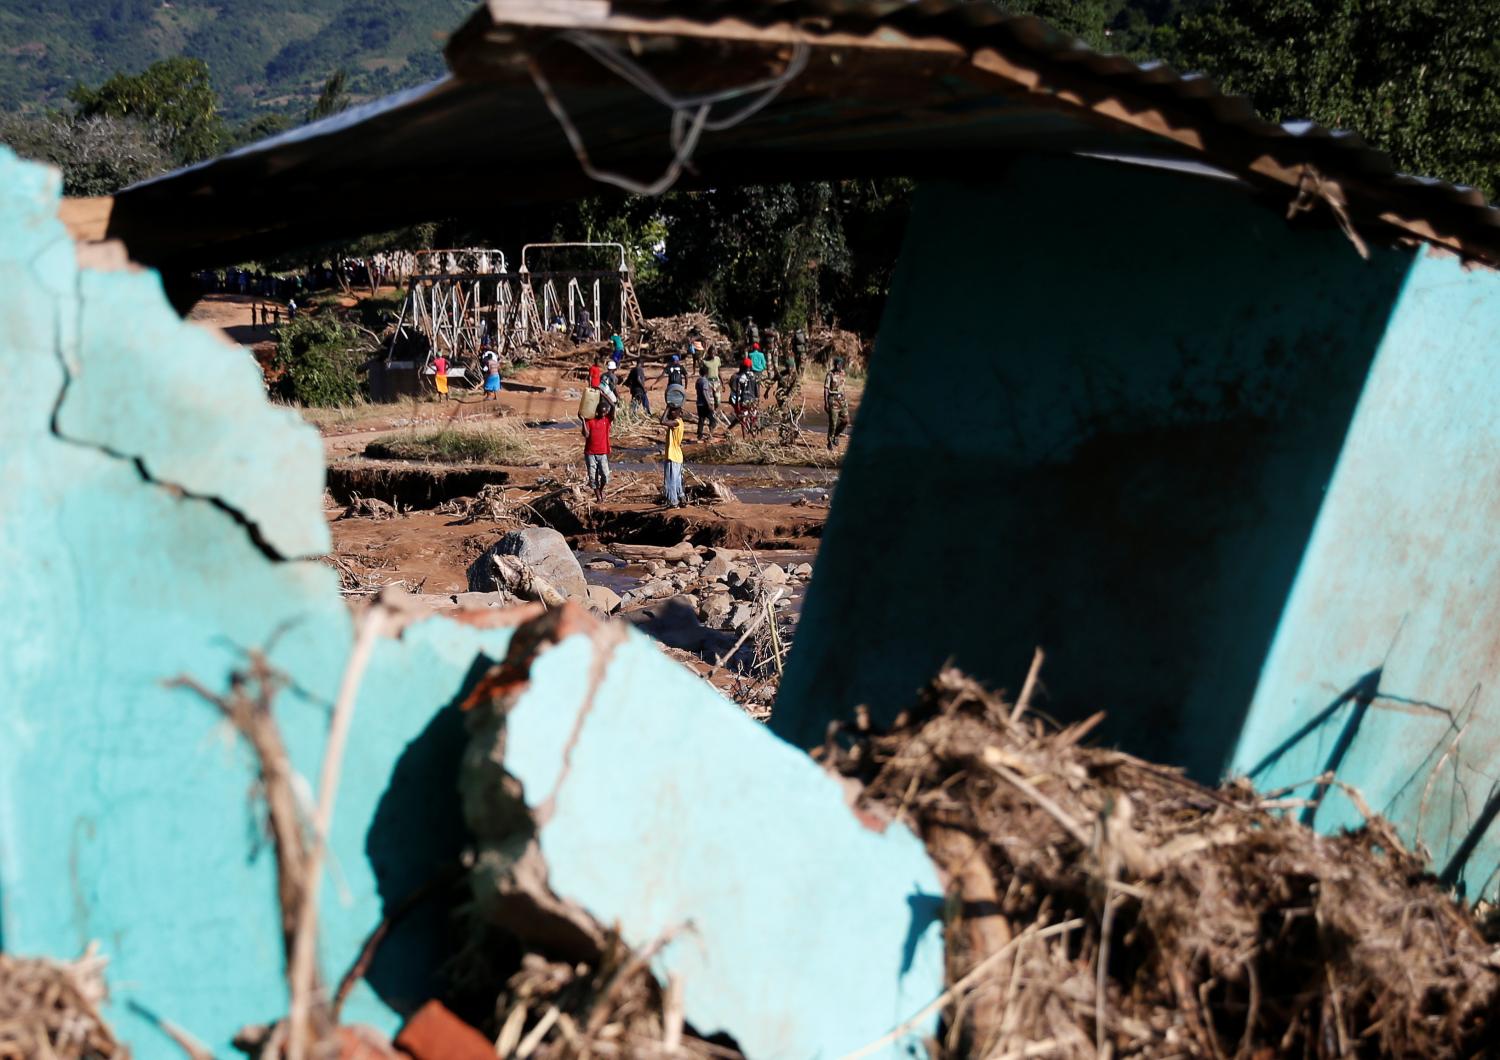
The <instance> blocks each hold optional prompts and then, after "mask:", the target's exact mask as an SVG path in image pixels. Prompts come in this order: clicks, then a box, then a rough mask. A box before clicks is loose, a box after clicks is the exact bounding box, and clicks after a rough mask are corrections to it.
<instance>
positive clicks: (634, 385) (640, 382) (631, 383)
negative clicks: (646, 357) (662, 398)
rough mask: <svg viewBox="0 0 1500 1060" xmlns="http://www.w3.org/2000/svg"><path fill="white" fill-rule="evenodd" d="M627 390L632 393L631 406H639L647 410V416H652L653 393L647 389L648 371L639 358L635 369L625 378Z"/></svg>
mask: <svg viewBox="0 0 1500 1060" xmlns="http://www.w3.org/2000/svg"><path fill="white" fill-rule="evenodd" d="M625 389H626V390H629V391H630V404H631V405H632V406H636V405H639V406H640V407H641V408H643V409H645V411H646V415H648V416H649V415H651V392H650V391H649V390H647V389H646V369H645V367H644V366H643V365H642V363H641V358H640V357H639V356H637V357H636V359H635V367H634V368H632V369H631V370H630V374H629V375H627V376H626V377H625Z"/></svg>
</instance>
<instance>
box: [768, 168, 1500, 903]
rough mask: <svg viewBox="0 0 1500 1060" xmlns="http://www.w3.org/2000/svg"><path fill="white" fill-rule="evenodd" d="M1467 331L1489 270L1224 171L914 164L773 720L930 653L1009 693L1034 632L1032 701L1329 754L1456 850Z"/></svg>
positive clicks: (1469, 694)
mask: <svg viewBox="0 0 1500 1060" xmlns="http://www.w3.org/2000/svg"><path fill="white" fill-rule="evenodd" d="M1497 335H1500V277H1497V276H1496V274H1495V273H1494V272H1492V271H1490V270H1475V271H1466V270H1465V269H1464V268H1463V267H1462V266H1461V265H1460V264H1459V263H1458V262H1457V261H1455V260H1452V259H1449V258H1438V257H1434V256H1432V255H1430V254H1426V253H1419V252H1418V251H1416V250H1412V249H1396V250H1392V249H1379V248H1377V249H1375V250H1374V251H1373V254H1372V257H1371V260H1369V261H1365V260H1362V259H1361V258H1360V257H1359V256H1358V255H1357V254H1356V253H1355V251H1354V249H1353V248H1352V246H1351V245H1350V243H1349V241H1348V240H1347V239H1346V238H1345V237H1344V236H1343V235H1342V234H1341V233H1339V232H1338V230H1337V229H1336V228H1334V227H1333V226H1332V225H1331V224H1327V225H1308V224H1289V223H1288V222H1287V221H1286V220H1285V218H1284V216H1283V212H1282V211H1280V210H1277V209H1273V208H1271V207H1270V206H1268V205H1267V204H1264V203H1261V202H1259V201H1257V200H1256V199H1255V198H1254V197H1253V196H1252V195H1251V194H1250V193H1248V192H1247V191H1246V190H1244V189H1243V188H1241V187H1239V186H1237V185H1235V184H1233V183H1230V182H1225V181H1220V180H1213V179H1208V178H1205V177H1202V176H1199V175H1188V174H1183V173H1176V172H1169V171H1165V170H1160V169H1148V168H1143V167H1137V166H1126V165H1121V164H1116V163H1110V162H1105V161H1091V160H1083V159H1044V158H1030V159H1024V160H1019V161H1015V162H1013V163H1011V164H1009V165H1008V166H1004V167H999V168H997V170H996V172H995V173H994V174H993V179H991V180H987V181H986V182H984V183H974V184H961V183H952V182H949V183H934V184H929V185H927V186H924V187H923V188H922V190H921V192H920V193H919V195H918V198H917V201H916V204H915V208H914V211H913V215H912V220H911V224H910V228H909V230H908V234H907V242H906V246H905V248H904V250H903V254H902V259H901V262H900V265H899V267H898V269H897V272H896V276H895V281H894V285H893V291H892V295H891V299H890V302H889V304H888V306H887V309H886V314H885V317H884V320H883V322H882V327H881V332H880V336H879V340H878V345H877V348H876V351H875V355H874V359H873V363H872V368H871V373H870V377H869V379H868V381H867V385H866V389H865V393H864V398H863V404H862V406H861V408H860V410H859V422H858V427H857V430H856V431H855V433H854V436H853V438H852V440H851V442H850V445H849V450H848V453H847V455H846V459H845V462H844V465H843V472H842V475H841V478H840V482H839V485H838V487H837V490H836V493H835V497H834V504H833V510H832V512H831V513H830V518H829V522H828V525H827V529H826V532H825V536H824V541H823V549H822V552H821V554H820V557H819V563H818V574H817V578H816V580H815V581H814V583H813V585H812V587H811V589H810V591H809V594H808V599H807V604H806V608H805V610H804V615H803V619H802V622H801V625H800V627H799V629H800V632H799V638H798V641H797V645H796V650H795V651H794V652H793V656H792V660H791V663H790V665H789V670H788V676H787V681H786V683H785V684H784V685H783V687H782V690H781V696H780V699H779V700H778V703H777V711H776V715H775V718H774V719H773V723H772V724H773V726H774V727H775V728H776V729H777V730H778V731H779V732H781V733H782V734H783V735H784V736H786V737H787V738H788V739H790V740H792V741H793V742H795V743H798V744H802V745H811V744H814V743H816V742H819V741H820V740H821V738H822V734H823V731H824V726H825V725H826V723H827V721H828V720H829V719H831V718H832V717H834V716H836V715H837V714H838V713H839V712H841V711H842V710H844V709H845V707H846V705H847V704H850V703H860V702H863V703H867V704H869V705H870V706H871V707H872V708H873V711H874V714H875V716H876V717H877V718H887V719H888V718H890V717H891V716H892V715H893V714H894V713H895V712H896V711H898V710H899V709H901V708H902V707H903V706H905V705H906V704H907V703H909V702H910V701H911V698H912V696H913V693H914V691H915V689H917V688H918V686H920V685H921V684H922V683H923V682H924V681H926V680H927V679H928V678H929V677H930V675H931V674H932V672H933V671H934V670H935V669H936V668H937V667H938V666H939V665H941V664H942V663H943V662H944V661H945V660H947V659H949V658H953V659H954V660H955V661H956V662H957V663H958V665H959V666H961V667H963V668H965V669H968V670H970V671H972V672H974V673H977V674H978V675H980V676H982V677H983V678H985V679H986V680H988V681H990V682H992V683H994V684H996V685H999V686H1001V687H1008V688H1010V689H1012V690H1015V689H1016V688H1017V687H1018V686H1019V685H1020V683H1021V681H1022V679H1023V678H1024V676H1025V674H1026V672H1027V668H1028V666H1029V664H1030V661H1031V655H1032V651H1033V648H1034V647H1036V646H1038V645H1039V646H1041V647H1043V648H1044V649H1045V650H1046V652H1047V661H1046V665H1045V668H1044V670H1043V673H1042V678H1043V682H1044V684H1045V696H1044V698H1043V700H1042V705H1043V707H1044V709H1045V710H1047V711H1048V712H1049V713H1051V714H1053V715H1055V716H1059V717H1061V718H1064V719H1078V718H1081V717H1084V716H1086V715H1088V714H1091V713H1093V712H1094V711H1096V710H1103V711H1108V712H1109V719H1108V721H1107V722H1106V725H1105V727H1104V728H1103V729H1102V730H1101V736H1102V738H1103V739H1104V740H1106V741H1108V742H1114V743H1117V744H1119V745H1120V746H1123V747H1125V748H1128V749H1130V750H1133V751H1137V752H1139V753H1142V754H1145V755H1147V756H1149V757H1152V758H1155V759H1157V760H1160V761H1163V762H1168V763H1173V764H1178V765H1182V766H1186V767H1187V768H1188V769H1189V770H1190V771H1192V772H1193V773H1194V774H1196V775H1197V776H1199V777H1201V778H1203V779H1206V780H1213V779H1215V778H1217V777H1219V776H1220V775H1222V774H1223V773H1224V772H1225V771H1226V770H1231V769H1233V770H1240V771H1251V770H1253V771H1254V776H1255V779H1256V781H1257V782H1258V783H1260V784H1261V785H1263V786H1266V787H1278V786H1281V785H1284V784H1294V783H1298V782H1301V781H1306V780H1308V779H1309V778H1310V777H1313V776H1315V775H1316V774H1318V773H1319V772H1321V771H1322V770H1323V769H1325V768H1331V767H1335V766H1336V767H1338V768H1339V770H1340V775H1341V776H1342V777H1343V779H1344V780H1346V781H1348V782H1350V783H1353V784H1355V785H1357V786H1359V787H1360V788H1362V789H1364V790H1365V791H1366V792H1367V793H1369V795H1370V799H1371V802H1372V804H1373V805H1374V807H1375V808H1376V809H1377V810H1381V811H1383V812H1387V813H1389V814H1391V815H1392V816H1393V817H1394V818H1395V820H1396V821H1397V823H1398V825H1399V826H1400V827H1401V828H1402V830H1403V834H1405V835H1406V836H1407V837H1408V839H1409V840H1412V841H1415V840H1416V839H1417V837H1418V836H1419V835H1420V837H1421V838H1422V840H1423V842H1424V843H1426V844H1427V845H1428V846H1430V847H1431V848H1432V849H1433V851H1434V853H1435V854H1436V855H1437V862H1436V867H1437V868H1439V869H1442V868H1444V866H1446V865H1448V864H1449V863H1450V862H1451V861H1452V860H1453V858H1454V857H1455V855H1456V854H1457V853H1461V852H1462V851H1461V849H1460V848H1461V847H1462V846H1463V843H1464V842H1465V837H1468V839H1469V841H1470V845H1471V848H1472V849H1474V850H1475V856H1474V858H1473V863H1474V865H1475V866H1476V867H1479V874H1478V878H1481V879H1488V878H1489V877H1490V874H1491V868H1490V866H1492V865H1493V864H1494V858H1495V854H1496V849H1497V848H1496V844H1495V843H1494V842H1493V841H1492V840H1491V839H1489V838H1482V837H1484V836H1485V834H1486V830H1487V829H1488V828H1489V826H1490V824H1491V819H1492V818H1493V817H1494V815H1495V811H1496V810H1497V809H1500V799H1497V796H1496V791H1497V790H1500V787H1497V785H1496V784H1495V783H1494V782H1493V781H1491V780H1490V779H1488V777H1487V776H1486V775H1485V773H1484V770H1485V769H1487V768H1491V767H1489V765H1488V763H1489V762H1490V761H1491V760H1492V759H1493V747H1494V740H1495V736H1496V734H1497V732H1500V727H1497V723H1500V718H1497V717H1496V713H1495V711H1496V706H1495V705H1494V703H1493V702H1491V699H1490V697H1488V695H1487V693H1486V691H1485V688H1486V682H1487V679H1488V678H1489V677H1490V670H1491V669H1492V667H1491V660H1492V659H1493V658H1494V656H1495V653H1496V651H1497V649H1500V577H1497V575H1500V571H1497V568H1496V565H1495V560H1494V559H1493V556H1492V553H1493V552H1494V548H1493V544H1492V533H1493V531H1492V530H1491V529H1490V528H1491V527H1493V526H1494V525H1496V520H1495V514H1496V512H1495V501H1494V500H1493V495H1494V490H1493V486H1492V482H1493V480H1494V476H1495V473H1496V467H1497V466H1500V400H1497V399H1500V394H1497V392H1496V387H1497V384H1496V382H1495V374H1494V370H1493V365H1492V363H1491V362H1492V361H1493V354H1494V351H1495V348H1496V347H1495V343H1496V341H1497V340H1496V336H1497ZM1371 674H1374V675H1375V677H1374V678H1369V677H1368V675H1371ZM1351 690H1353V691H1351ZM1365 692H1368V693H1369V695H1367V696H1365V698H1366V699H1368V700H1369V703H1370V705H1369V707H1368V709H1365V708H1361V707H1360V706H1359V705H1358V700H1359V697H1360V696H1361V695H1364V693H1365ZM1466 724H1467V726H1468V728H1467V732H1466V735H1465V738H1464V741H1463V744H1462V747H1461V750H1462V751H1463V756H1462V757H1461V758H1460V759H1451V758H1450V759H1449V760H1448V761H1445V762H1440V759H1442V756H1443V751H1444V749H1445V748H1447V747H1448V746H1450V745H1451V744H1452V743H1453V742H1454V740H1455V738H1456V737H1457V735H1458V733H1459V732H1460V731H1463V730H1464V726H1465V725H1466ZM1355 730H1357V733H1356V732H1355ZM1350 740H1352V741H1353V742H1352V745H1351V746H1348V747H1345V744H1349V742H1350ZM1283 745H1285V746H1283ZM1491 771H1492V769H1491ZM1434 776H1436V778H1437V782H1436V786H1435V788H1434V789H1433V790H1432V791H1431V792H1429V793H1428V797H1427V798H1426V800H1425V807H1424V806H1423V794H1424V792H1427V786H1428V781H1429V780H1430V779H1432V778H1433V777H1434ZM1300 790H1301V791H1303V792H1304V793H1306V792H1307V790H1308V789H1307V788H1306V787H1303V788H1302V789H1300ZM1337 801H1338V805H1337V806H1333V805H1330V806H1329V808H1328V811H1327V812H1326V813H1324V814H1323V815H1321V816H1318V817H1317V818H1316V819H1317V822H1318V823H1319V824H1327V825H1334V824H1339V823H1347V822H1348V821H1349V820H1350V819H1351V815H1352V811H1351V810H1350V808H1349V806H1348V804H1347V803H1346V802H1344V801H1343V800H1342V797H1339V799H1338V800H1337ZM1481 853H1482V856H1480V854H1481ZM1471 875H1472V873H1471ZM1454 878H1455V879H1457V876H1456V875H1455V876H1454Z"/></svg>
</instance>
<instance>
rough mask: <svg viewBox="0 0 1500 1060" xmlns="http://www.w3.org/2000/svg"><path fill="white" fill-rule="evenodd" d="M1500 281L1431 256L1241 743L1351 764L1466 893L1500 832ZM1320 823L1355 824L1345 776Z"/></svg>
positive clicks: (1494, 856) (1330, 502) (1413, 288)
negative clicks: (1497, 829)
mask: <svg viewBox="0 0 1500 1060" xmlns="http://www.w3.org/2000/svg"><path fill="white" fill-rule="evenodd" d="M1497 366H1500V276H1497V275H1496V274H1495V273H1494V272H1493V271H1491V270H1488V269H1473V270H1469V269H1465V268H1463V267H1462V266H1461V265H1460V264H1459V263H1458V262H1457V261H1456V260H1454V259H1452V258H1449V257H1446V256H1445V257H1438V256H1435V255H1431V254H1425V255H1423V256H1421V257H1420V258H1418V260H1417V262H1416V264H1415V265H1414V267H1413V269H1412V272H1411V276H1410V279H1409V280H1408V282H1407V283H1406V285H1405V287H1404V288H1403V290H1402V292H1401V297H1400V300H1399V301H1398V302H1397V304H1396V307H1395V312H1394V314H1393V315H1392V318H1391V321H1390V326H1389V328H1388V329H1387V331H1386V333H1385V337H1384V339H1383V341H1382V342H1381V344H1380V349H1379V352H1378V354H1377V356H1376V358H1375V362H1374V364H1373V365H1372V367H1371V370H1370V375H1369V381H1368V383H1367V384H1366V386H1365V388H1364V393H1363V395H1362V396H1361V398H1360V402H1359V406H1358V409H1357V410H1356V412H1355V415H1354V418H1353V422H1352V424H1351V426H1350V430H1349V437H1348V441H1347V444H1346V445H1345V448H1344V452H1343V455H1342V456H1341V458H1340V460H1339V463H1338V467H1337V469H1336V471H1335V473H1334V475H1333V479H1332V482H1331V483H1330V486H1329V490H1328V496H1327V499H1326V501H1325V502H1324V504H1323V508H1322V512H1321V514H1320V516H1319V519H1318V523H1317V527H1316V530H1315V532H1314V533H1313V535H1312V539H1311V542H1310V544H1309V547H1308V550H1307V558H1306V560H1305V561H1304V564H1303V568H1302V571H1301V573H1300V574H1299V576H1298V578H1297V581H1296V584H1295V586H1294V588H1293V591H1292V593H1291V596H1290V598H1289V601H1288V604H1287V610H1286V614H1285V616H1284V617H1283V619H1282V621H1281V624H1280V628H1279V629H1278V630H1277V634H1276V639H1275V642H1274V644H1273V645H1272V647H1271V651H1270V653H1269V656H1268V658H1267V661H1266V668H1265V674H1264V677H1263V679H1262V681H1261V683H1260V686H1259V688H1258V689H1257V690H1256V695H1255V700H1254V705H1253V708H1252V711H1251V714H1250V718H1249V722H1248V724H1247V725H1246V727H1245V731H1244V734H1243V736H1242V738H1241V740H1240V743H1239V747H1238V748H1237V750H1236V753H1235V757H1234V766H1235V768H1236V769H1237V770H1240V771H1242V772H1247V773H1249V774H1250V775H1251V776H1252V778H1253V779H1254V780H1255V781H1256V782H1257V783H1258V784H1260V785H1262V786H1264V787H1272V788H1279V787H1282V786H1285V785H1301V787H1299V789H1298V791H1299V793H1300V794H1304V795H1307V794H1313V792H1312V790H1311V789H1310V788H1309V786H1308V785H1306V784H1303V783H1302V782H1304V781H1307V780H1309V779H1311V778H1313V777H1316V776H1318V775H1319V774H1321V773H1322V772H1323V771H1324V770H1328V769H1335V768H1336V769H1337V771H1338V773H1339V776H1340V777H1341V778H1342V779H1343V780H1345V781H1346V782H1349V783H1352V784H1354V785H1355V786H1356V787H1357V788H1359V789H1360V791H1361V792H1362V793H1363V795H1364V797H1365V799H1366V801H1367V802H1368V803H1369V804H1370V805H1371V806H1372V807H1373V808H1374V809H1375V810H1377V811H1378V812H1382V813H1385V814H1387V815H1388V816H1390V817H1391V818H1392V819H1393V820H1395V821H1396V822H1397V823H1398V824H1399V825H1401V827H1402V830H1403V833H1404V834H1405V835H1406V836H1408V837H1409V838H1413V839H1420V841H1421V843H1422V844H1423V846H1424V847H1425V848H1426V849H1427V850H1429V851H1430V852H1431V854H1432V857H1433V862H1434V865H1435V867H1436V868H1438V869H1439V870H1441V871H1443V872H1444V873H1445V874H1446V875H1447V877H1448V878H1449V879H1450V880H1451V881H1452V882H1454V883H1456V884H1461V885H1462V886H1463V887H1464V888H1465V889H1466V890H1467V891H1468V893H1469V894H1471V895H1474V896H1477V895H1479V894H1480V893H1481V892H1487V893H1493V892H1494V890H1495V874H1496V869H1497V865H1500V844H1497V843H1496V842H1495V840H1494V839H1493V838H1492V837H1491V836H1490V835H1489V833H1490V832H1491V831H1492V825H1493V821H1494V817H1495V812H1496V808H1497V806H1500V804H1497V802H1496V795H1497V792H1500V774H1497V772H1496V763H1497V761H1500V745H1497V739H1500V714H1497V711H1500V707H1497V703H1496V695H1495V686H1496V683H1497V679H1500V547H1497V542H1500V536H1497V535H1500V486H1497V482H1500V478H1497V472H1500V400H1497V394H1496V378H1497V375H1496V369H1497ZM1305 816H1306V819H1308V820H1315V821H1316V822H1317V824H1318V825H1320V826H1324V827H1336V826H1338V825H1342V824H1354V823H1357V822H1358V820H1359V813H1358V810H1357V809H1356V808H1355V807H1354V806H1353V804H1352V803H1351V802H1350V800H1349V799H1347V798H1346V797H1345V796H1344V795H1343V794H1342V793H1340V792H1339V791H1338V790H1337V789H1335V790H1334V791H1332V792H1330V793H1328V794H1327V802H1326V804H1325V805H1324V806H1323V807H1322V808H1321V810H1318V811H1313V810H1308V811H1306V812H1305Z"/></svg>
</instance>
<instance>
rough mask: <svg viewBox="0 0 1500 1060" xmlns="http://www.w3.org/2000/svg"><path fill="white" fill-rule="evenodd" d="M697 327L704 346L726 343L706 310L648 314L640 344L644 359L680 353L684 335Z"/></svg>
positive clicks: (683, 344) (660, 357) (715, 347)
mask: <svg viewBox="0 0 1500 1060" xmlns="http://www.w3.org/2000/svg"><path fill="white" fill-rule="evenodd" d="M694 328H696V329H697V330H698V333H699V335H700V336H701V339H700V341H701V342H702V344H703V346H704V348H705V349H708V350H718V349H724V348H727V347H728V346H729V345H730V342H729V338H728V336H726V335H725V334H724V333H723V332H722V331H720V330H719V328H718V326H717V325H716V324H715V323H714V322H713V318H712V317H710V316H709V315H708V314H707V313H679V314H678V315H677V316H674V317H652V318H651V319H650V320H647V321H646V322H645V328H644V330H643V332H642V335H641V345H642V347H643V352H644V353H645V355H646V357H647V359H648V360H660V359H663V358H666V357H670V356H671V355H672V354H674V353H677V354H680V353H682V352H683V350H684V349H685V348H686V347H687V339H688V335H689V334H691V333H692V331H693V329H694Z"/></svg>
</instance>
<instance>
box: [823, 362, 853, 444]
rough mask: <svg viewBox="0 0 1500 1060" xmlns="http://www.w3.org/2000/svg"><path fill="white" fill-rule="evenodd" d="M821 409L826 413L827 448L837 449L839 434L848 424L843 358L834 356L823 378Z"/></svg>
mask: <svg viewBox="0 0 1500 1060" xmlns="http://www.w3.org/2000/svg"><path fill="white" fill-rule="evenodd" d="M823 411H824V412H826V413H828V448H829V449H830V450H833V449H837V448H838V444H839V435H841V434H843V433H844V428H845V427H847V426H848V425H849V399H848V398H847V397H845V396H844V359H843V358H842V357H835V358H834V359H833V364H832V366H830V367H829V369H828V375H827V376H825V377H824V379H823Z"/></svg>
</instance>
